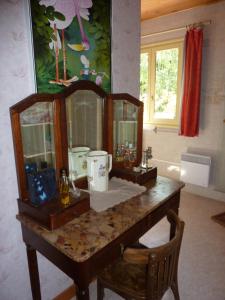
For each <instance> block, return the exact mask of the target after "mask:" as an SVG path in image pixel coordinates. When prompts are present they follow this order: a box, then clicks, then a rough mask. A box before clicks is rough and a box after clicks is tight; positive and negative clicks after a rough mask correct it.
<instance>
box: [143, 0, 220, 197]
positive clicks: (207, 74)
mask: <svg viewBox="0 0 225 300" xmlns="http://www.w3.org/2000/svg"><path fill="white" fill-rule="evenodd" d="M209 19H210V20H212V24H211V25H208V26H206V27H205V29H204V42H203V64H202V89H201V114H200V134H199V137H195V138H189V137H181V136H178V131H177V130H168V129H159V130H158V132H157V133H155V132H154V131H153V130H152V129H153V127H152V126H145V128H144V147H146V146H147V145H149V146H152V148H153V157H154V159H153V163H154V164H155V165H157V166H158V170H159V173H160V174H162V175H166V176H170V177H173V178H179V175H180V156H181V153H182V152H186V151H189V152H193V153H200V154H209V155H211V156H212V158H213V165H212V172H211V179H210V187H209V188H208V189H207V190H205V189H201V188H198V187H194V186H191V187H190V186H188V188H191V189H192V191H193V190H195V191H196V192H197V193H200V194H201V193H202V194H205V195H208V196H209V197H213V198H217V199H225V197H224V195H223V194H221V193H219V192H217V191H216V187H215V186H216V184H217V180H218V176H217V175H218V171H219V166H220V164H221V161H220V157H219V152H220V148H221V141H222V135H223V130H224V128H223V126H224V125H223V119H224V100H225V85H224V82H225V68H224V64H225V62H224V46H225V36H224V28H225V2H224V1H223V2H220V3H217V4H214V5H208V6H204V7H198V8H194V9H189V10H186V11H182V12H180V13H174V14H171V15H168V16H163V17H160V18H156V19H153V20H147V21H144V22H142V24H141V32H142V35H143V34H149V33H153V32H160V31H164V30H168V29H171V28H177V27H183V26H185V25H187V24H192V23H196V22H199V21H204V20H209ZM185 31H186V30H185V29H184V30H181V31H174V32H172V33H166V34H160V35H154V36H151V37H148V38H143V39H142V44H148V43H151V42H159V41H165V40H168V39H175V38H181V37H184V35H185Z"/></svg>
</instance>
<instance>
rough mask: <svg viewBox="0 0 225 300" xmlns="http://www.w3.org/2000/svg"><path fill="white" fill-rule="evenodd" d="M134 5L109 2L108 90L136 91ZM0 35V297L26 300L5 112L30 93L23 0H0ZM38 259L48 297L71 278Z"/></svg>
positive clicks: (137, 28)
mask: <svg viewBox="0 0 225 300" xmlns="http://www.w3.org/2000/svg"><path fill="white" fill-rule="evenodd" d="M139 10H140V7H139V1H138V0H129V1H128V0H126V1H119V0H113V1H112V12H113V17H112V27H113V36H112V45H113V68H112V74H113V90H114V91H120V92H128V91H129V90H131V91H132V94H133V95H138V79H139V70H138V61H139V42H138V40H139V31H140V25H139ZM131 20H132V21H133V20H136V21H135V23H136V24H135V26H133V25H132V24H133V23H132V22H131ZM0 34H1V43H0V53H1V57H0V62H1V69H0V82H1V89H0V101H1V109H0V170H1V172H2V174H1V176H0V199H1V200H0V201H1V210H0V241H1V242H0V299H2V300H16V299H18V300H21V299H23V300H28V299H31V298H32V296H31V291H30V283H29V276H28V268H27V261H26V249H25V246H24V244H23V242H22V235H21V229H20V225H19V222H18V221H16V218H15V216H16V214H17V204H16V198H17V197H18V191H17V181H16V171H15V163H14V154H13V144H12V135H11V125H10V117H9V107H10V106H11V105H13V104H15V103H16V102H18V101H19V100H21V99H22V98H24V97H26V96H27V95H29V94H31V93H32V92H34V81H33V72H32V59H31V45H30V31H29V16H28V13H27V1H25V0H3V1H0ZM126 49H132V50H131V51H130V52H129V53H127V50H126ZM129 69H131V70H132V76H130V72H129ZM128 75H129V78H128ZM38 261H39V271H40V279H41V287H42V295H43V299H44V300H45V299H52V298H53V297H54V296H55V295H57V294H58V293H59V292H61V291H62V290H63V289H64V288H66V287H67V286H68V285H70V284H71V282H72V281H71V280H70V279H69V278H68V277H67V276H65V275H64V274H63V273H62V272H61V271H60V270H58V269H57V268H56V267H54V266H53V265H52V264H51V263H49V262H48V261H47V260H46V259H45V258H44V257H42V256H41V255H38Z"/></svg>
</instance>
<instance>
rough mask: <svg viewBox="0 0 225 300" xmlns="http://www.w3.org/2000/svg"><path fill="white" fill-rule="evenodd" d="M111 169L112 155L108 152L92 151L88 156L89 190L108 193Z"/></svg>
mask: <svg viewBox="0 0 225 300" xmlns="http://www.w3.org/2000/svg"><path fill="white" fill-rule="evenodd" d="M111 169H112V154H108V153H107V152H106V151H90V152H89V153H88V155H87V176H88V189H89V190H90V191H99V192H104V191H107V190H108V183H109V172H110V171H111Z"/></svg>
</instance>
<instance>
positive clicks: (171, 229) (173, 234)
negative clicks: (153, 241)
mask: <svg viewBox="0 0 225 300" xmlns="http://www.w3.org/2000/svg"><path fill="white" fill-rule="evenodd" d="M173 211H174V212H175V213H176V214H177V215H178V214H179V209H178V208H174V209H173ZM175 232H176V223H175V222H171V223H170V240H172V238H173V237H174V236H175Z"/></svg>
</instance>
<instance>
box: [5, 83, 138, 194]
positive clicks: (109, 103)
mask: <svg viewBox="0 0 225 300" xmlns="http://www.w3.org/2000/svg"><path fill="white" fill-rule="evenodd" d="M10 113H11V121H12V133H13V140H14V150H15V159H16V166H17V175H18V176H17V177H18V186H19V194H20V198H21V199H27V198H29V195H28V192H27V177H26V168H34V169H35V170H43V169H47V168H53V169H54V170H55V172H56V177H57V179H58V178H59V175H60V170H61V169H62V168H66V169H67V170H68V176H69V178H70V179H71V180H78V181H79V180H82V178H85V176H86V174H87V171H86V168H87V165H86V156H87V153H88V152H89V151H92V150H105V151H107V152H108V153H110V154H112V156H113V166H116V167H120V168H132V167H133V166H137V165H139V164H140V162H141V154H142V126H143V119H142V116H143V103H142V102H141V101H139V100H138V99H136V98H134V97H132V96H131V95H129V94H106V93H105V91H104V90H103V89H101V88H100V87H99V86H97V85H96V84H95V83H93V82H91V81H86V80H83V81H78V82H75V83H73V84H72V85H71V86H69V87H68V88H66V89H65V91H64V92H63V93H61V94H33V95H31V96H29V97H27V98H25V99H23V100H22V101H20V102H18V103H17V104H15V105H14V106H12V107H11V108H10Z"/></svg>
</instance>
